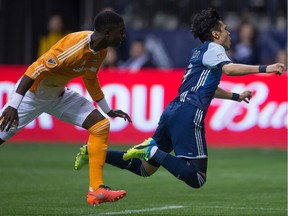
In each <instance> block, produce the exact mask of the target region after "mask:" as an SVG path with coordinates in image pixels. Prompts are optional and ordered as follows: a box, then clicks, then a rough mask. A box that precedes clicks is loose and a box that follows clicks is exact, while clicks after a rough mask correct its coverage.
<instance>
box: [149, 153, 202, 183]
mask: <svg viewBox="0 0 288 216" xmlns="http://www.w3.org/2000/svg"><path fill="white" fill-rule="evenodd" d="M150 160H151V161H152V162H153V161H154V162H157V163H159V164H160V165H161V166H163V167H164V168H165V169H166V170H168V171H169V172H170V173H171V174H173V175H174V176H175V177H176V178H178V179H180V180H182V181H184V182H185V183H186V184H188V185H189V186H191V187H193V188H200V187H202V186H203V185H204V183H205V181H206V179H205V177H204V176H203V175H202V174H201V173H199V172H198V171H197V170H196V169H195V167H194V165H193V164H192V163H190V162H189V161H186V160H184V159H181V158H178V157H175V156H173V155H170V154H169V153H166V152H164V151H161V150H160V149H158V150H157V151H156V152H155V154H154V155H153V157H152V158H151V159H150Z"/></svg>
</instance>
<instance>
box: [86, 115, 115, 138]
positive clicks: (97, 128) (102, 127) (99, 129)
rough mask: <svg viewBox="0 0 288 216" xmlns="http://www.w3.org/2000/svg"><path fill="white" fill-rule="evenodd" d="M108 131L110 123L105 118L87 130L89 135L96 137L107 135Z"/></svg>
mask: <svg viewBox="0 0 288 216" xmlns="http://www.w3.org/2000/svg"><path fill="white" fill-rule="evenodd" d="M109 129H110V122H109V120H108V119H107V118H105V119H103V120H101V121H99V122H97V123H96V124H94V125H93V126H92V127H90V128H89V129H88V131H89V133H90V134H92V135H94V136H98V135H103V134H108V133H109Z"/></svg>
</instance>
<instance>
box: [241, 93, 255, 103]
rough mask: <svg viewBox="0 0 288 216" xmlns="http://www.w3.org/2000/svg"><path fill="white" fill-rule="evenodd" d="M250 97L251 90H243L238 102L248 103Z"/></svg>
mask: <svg viewBox="0 0 288 216" xmlns="http://www.w3.org/2000/svg"><path fill="white" fill-rule="evenodd" d="M251 98H252V92H251V91H244V92H242V93H241V94H240V96H239V99H238V102H241V101H245V102H246V103H249V101H250V99H251Z"/></svg>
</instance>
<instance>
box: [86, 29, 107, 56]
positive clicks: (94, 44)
mask: <svg viewBox="0 0 288 216" xmlns="http://www.w3.org/2000/svg"><path fill="white" fill-rule="evenodd" d="M107 47H108V45H107V43H106V41H105V36H104V35H103V34H101V33H97V34H96V33H95V32H94V33H93V34H92V35H91V41H90V48H91V49H93V50H94V51H95V52H98V51H99V50H102V49H105V48H107Z"/></svg>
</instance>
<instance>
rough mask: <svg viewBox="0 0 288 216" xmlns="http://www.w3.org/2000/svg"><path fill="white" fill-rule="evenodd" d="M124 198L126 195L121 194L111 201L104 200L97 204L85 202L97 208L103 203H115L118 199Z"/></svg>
mask: <svg viewBox="0 0 288 216" xmlns="http://www.w3.org/2000/svg"><path fill="white" fill-rule="evenodd" d="M125 196H126V193H125V194H122V195H120V196H118V197H115V198H114V199H113V200H109V199H106V200H99V202H92V203H90V202H88V201H87V202H88V204H89V205H92V206H99V205H100V204H101V203H104V202H116V201H118V200H120V199H123V198H124V197H125Z"/></svg>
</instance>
